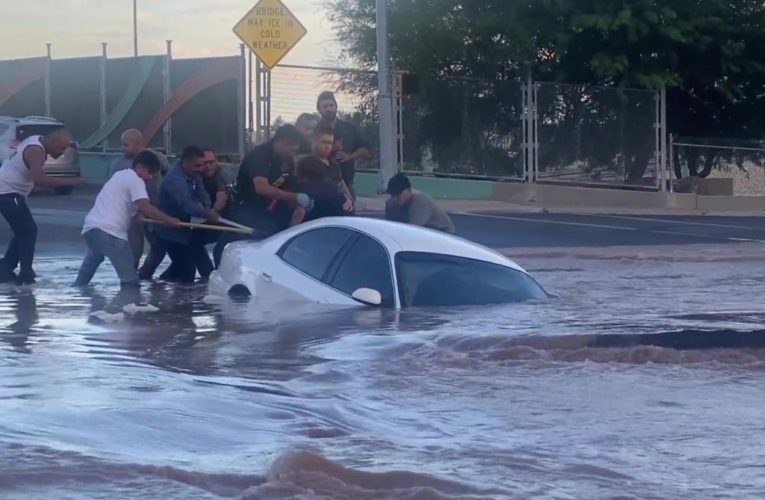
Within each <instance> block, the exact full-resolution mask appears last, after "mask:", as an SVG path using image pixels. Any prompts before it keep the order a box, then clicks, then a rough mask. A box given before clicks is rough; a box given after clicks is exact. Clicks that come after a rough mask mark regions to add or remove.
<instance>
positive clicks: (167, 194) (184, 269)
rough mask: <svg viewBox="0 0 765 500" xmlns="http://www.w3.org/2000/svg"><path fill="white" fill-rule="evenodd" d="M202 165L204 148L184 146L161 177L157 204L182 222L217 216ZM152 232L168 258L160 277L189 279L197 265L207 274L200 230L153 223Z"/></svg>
mask: <svg viewBox="0 0 765 500" xmlns="http://www.w3.org/2000/svg"><path fill="white" fill-rule="evenodd" d="M204 168H205V155H204V152H203V151H202V150H201V149H200V148H198V147H196V146H189V147H187V148H186V149H185V150H184V151H183V154H182V155H181V163H180V164H179V165H177V166H175V167H174V168H173V169H172V170H170V172H169V173H168V174H167V176H166V177H165V178H164V179H163V180H162V185H161V186H160V188H159V197H158V200H157V207H158V208H159V209H160V210H162V211H163V212H164V213H166V214H168V215H170V216H171V217H177V218H178V219H180V220H181V221H183V222H189V221H190V220H191V218H192V217H198V218H203V219H207V220H208V221H210V222H217V221H218V218H219V216H218V214H217V213H216V212H215V211H214V210H212V209H211V208H210V207H211V204H212V201H211V200H210V195H208V194H207V190H206V189H205V186H204V181H203V180H202V176H201V174H202V172H203V170H204ZM156 233H157V237H158V238H159V239H161V240H162V242H163V243H164V244H165V245H166V247H167V253H168V255H169V256H170V260H171V261H172V263H171V265H170V267H169V268H168V270H167V271H165V272H164V273H163V274H162V276H161V279H163V280H166V281H174V282H178V283H193V282H194V277H195V276H196V271H197V269H199V274H200V276H201V277H202V279H203V280H205V279H206V278H207V277H209V275H210V273H211V272H212V269H213V266H212V262H211V261H210V256H209V254H208V253H207V249H206V248H205V246H204V241H205V235H204V232H203V231H198V230H192V229H189V228H175V227H168V226H157V228H156Z"/></svg>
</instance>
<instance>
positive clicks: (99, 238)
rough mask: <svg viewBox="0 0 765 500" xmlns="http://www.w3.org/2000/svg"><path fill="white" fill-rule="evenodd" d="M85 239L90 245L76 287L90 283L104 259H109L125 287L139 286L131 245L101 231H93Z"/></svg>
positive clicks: (75, 283) (85, 235)
mask: <svg viewBox="0 0 765 500" xmlns="http://www.w3.org/2000/svg"><path fill="white" fill-rule="evenodd" d="M83 237H84V238H85V243H87V245H88V253H87V255H86V256H85V259H84V260H83V261H82V266H80V272H79V273H78V274H77V279H76V280H75V282H74V286H84V285H87V284H88V283H90V280H92V279H93V275H94V274H96V271H97V270H98V266H100V265H101V263H102V262H103V261H104V257H108V258H109V262H111V263H112V266H114V269H115V270H116V271H117V276H118V277H119V279H120V283H121V284H122V285H123V286H125V285H128V286H131V285H137V284H138V273H136V270H135V261H134V260H133V257H134V256H133V251H132V249H131V248H130V243H128V242H127V241H125V240H121V239H119V238H116V237H114V236H112V235H111V234H108V233H105V232H103V231H101V230H100V229H91V230H90V231H88V232H87V233H85V234H84V236H83Z"/></svg>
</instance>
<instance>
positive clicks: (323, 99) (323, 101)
mask: <svg viewBox="0 0 765 500" xmlns="http://www.w3.org/2000/svg"><path fill="white" fill-rule="evenodd" d="M316 108H317V110H318V111H319V114H320V115H321V118H322V121H323V123H325V124H327V125H329V126H330V127H332V129H333V130H334V131H335V140H336V141H337V142H338V144H339V146H340V148H339V150H338V151H337V152H336V153H335V156H334V158H333V159H334V160H336V161H337V162H338V164H339V165H340V169H341V170H342V173H343V181H345V184H346V185H347V186H348V188H349V189H350V190H351V193H353V195H354V196H355V191H354V189H353V181H354V178H355V177H356V161H358V160H362V159H364V158H366V157H368V156H369V154H370V153H369V145H368V144H367V143H366V142H365V141H364V138H363V137H362V136H361V131H360V130H359V128H358V127H357V126H356V125H354V124H353V123H350V122H346V121H343V120H340V119H338V118H337V100H336V99H335V94H333V93H332V92H322V93H321V94H319V98H318V99H317V101H316Z"/></svg>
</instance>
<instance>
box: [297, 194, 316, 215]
mask: <svg viewBox="0 0 765 500" xmlns="http://www.w3.org/2000/svg"><path fill="white" fill-rule="evenodd" d="M296 201H297V204H298V205H300V207H302V208H304V209H305V211H306V212H310V211H311V210H313V206H314V202H313V200H312V199H311V197H310V196H308V195H307V194H305V193H298V195H297V198H296Z"/></svg>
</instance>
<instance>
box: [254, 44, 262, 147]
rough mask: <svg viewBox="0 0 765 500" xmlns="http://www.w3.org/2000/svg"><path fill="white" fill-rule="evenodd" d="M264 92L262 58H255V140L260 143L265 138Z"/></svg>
mask: <svg viewBox="0 0 765 500" xmlns="http://www.w3.org/2000/svg"><path fill="white" fill-rule="evenodd" d="M262 93H263V73H262V70H261V69H260V58H256V59H255V142H256V143H260V142H261V141H262V140H263V137H262V135H261V134H262V132H261V128H260V127H261V124H262V123H263V117H262V114H263V106H262V105H263V103H262V101H261V99H262V97H263V96H262Z"/></svg>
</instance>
